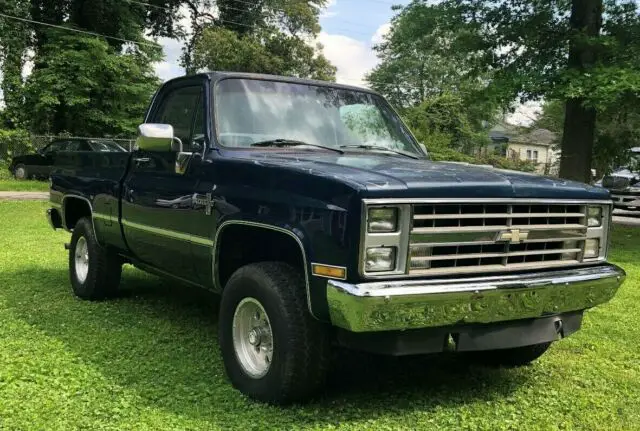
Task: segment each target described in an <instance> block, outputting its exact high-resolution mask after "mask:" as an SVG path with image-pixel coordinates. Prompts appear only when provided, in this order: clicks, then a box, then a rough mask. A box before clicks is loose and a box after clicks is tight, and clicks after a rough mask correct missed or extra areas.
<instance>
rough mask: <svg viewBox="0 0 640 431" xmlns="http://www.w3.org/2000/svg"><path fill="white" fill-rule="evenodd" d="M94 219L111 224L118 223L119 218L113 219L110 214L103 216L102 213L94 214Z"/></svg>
mask: <svg viewBox="0 0 640 431" xmlns="http://www.w3.org/2000/svg"><path fill="white" fill-rule="evenodd" d="M92 216H93V218H97V219H101V220H107V221H110V222H116V223H117V222H118V217H113V216H111V215H109V214H101V213H93V214H92Z"/></svg>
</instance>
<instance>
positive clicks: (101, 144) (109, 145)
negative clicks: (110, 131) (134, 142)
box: [89, 141, 127, 153]
mask: <svg viewBox="0 0 640 431" xmlns="http://www.w3.org/2000/svg"><path fill="white" fill-rule="evenodd" d="M89 146H90V147H91V149H92V150H93V151H99V152H105V153H112V152H118V153H122V152H125V151H127V150H125V149H124V148H122V147H121V146H120V145H118V144H116V143H115V142H113V141H89Z"/></svg>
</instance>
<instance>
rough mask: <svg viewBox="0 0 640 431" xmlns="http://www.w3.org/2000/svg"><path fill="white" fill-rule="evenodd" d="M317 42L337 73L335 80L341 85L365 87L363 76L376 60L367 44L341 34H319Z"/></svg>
mask: <svg viewBox="0 0 640 431" xmlns="http://www.w3.org/2000/svg"><path fill="white" fill-rule="evenodd" d="M318 42H320V43H321V44H322V45H324V55H325V57H327V59H329V61H330V62H331V63H333V64H334V65H335V66H336V67H337V68H338V71H337V73H336V80H337V81H338V82H339V83H342V84H349V85H360V86H365V82H364V80H363V78H364V75H365V74H366V73H367V72H369V71H370V70H371V69H372V68H373V67H374V66H375V65H376V64H377V63H378V59H377V57H376V55H375V53H374V52H373V51H372V50H371V46H370V45H369V44H368V43H365V42H362V41H359V40H357V39H353V38H351V37H349V36H344V35H341V34H328V33H325V32H321V33H320V35H319V36H318Z"/></svg>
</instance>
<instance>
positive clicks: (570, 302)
mask: <svg viewBox="0 0 640 431" xmlns="http://www.w3.org/2000/svg"><path fill="white" fill-rule="evenodd" d="M624 277H625V272H624V270H623V269H622V268H620V267H618V266H615V265H611V264H606V265H600V266H595V267H588V268H578V269H568V270H564V271H553V272H539V273H531V274H519V275H504V276H491V277H478V278H471V277H470V278H457V279H429V280H403V281H389V282H373V283H361V284H349V283H345V282H342V281H337V280H329V281H328V285H327V300H328V303H329V312H330V316H331V322H332V323H333V325H335V326H337V327H340V328H343V329H346V330H349V331H352V332H372V331H392V330H404V329H419V328H436V327H443V326H449V325H459V324H470V323H485V324H486V323H494V322H504V321H509V320H518V319H528V318H536V317H541V316H547V315H554V314H560V313H566V312H571V311H578V310H584V309H587V308H591V307H595V306H596V305H599V304H602V303H605V302H607V301H609V300H610V299H611V298H613V296H614V295H615V293H616V291H617V290H618V287H620V285H621V284H622V282H623V280H624Z"/></svg>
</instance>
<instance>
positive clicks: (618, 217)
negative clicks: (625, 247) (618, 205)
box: [613, 210, 640, 226]
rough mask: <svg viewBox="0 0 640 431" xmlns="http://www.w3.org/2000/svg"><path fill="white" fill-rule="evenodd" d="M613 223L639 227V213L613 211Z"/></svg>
mask: <svg viewBox="0 0 640 431" xmlns="http://www.w3.org/2000/svg"><path fill="white" fill-rule="evenodd" d="M613 222H614V223H615V224H621V225H625V226H640V211H623V210H614V211H613Z"/></svg>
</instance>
